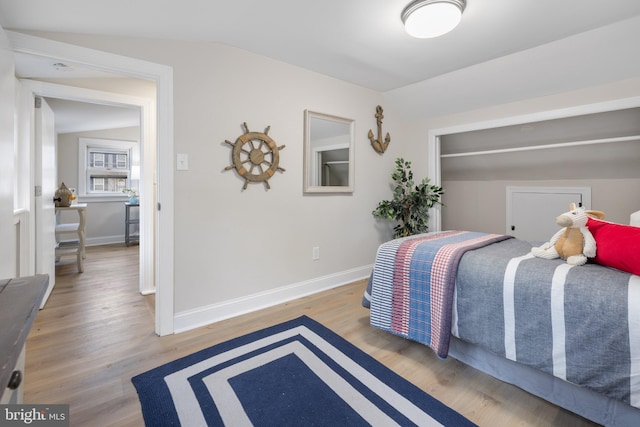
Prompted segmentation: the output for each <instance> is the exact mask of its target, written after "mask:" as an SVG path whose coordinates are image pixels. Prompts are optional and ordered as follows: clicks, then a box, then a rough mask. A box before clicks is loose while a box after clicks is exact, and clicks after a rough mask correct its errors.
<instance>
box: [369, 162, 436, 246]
mask: <svg viewBox="0 0 640 427" xmlns="http://www.w3.org/2000/svg"><path fill="white" fill-rule="evenodd" d="M391 179H393V181H395V183H396V184H395V188H394V190H393V199H392V200H383V201H381V202H380V203H378V206H377V207H376V209H375V210H374V211H373V212H372V214H373V216H375V217H378V218H385V219H388V220H391V221H398V224H397V225H396V226H395V227H394V228H393V230H394V234H393V237H394V238H397V237H405V236H410V235H413V234H420V233H426V232H427V231H428V230H429V210H430V209H431V208H432V207H433V206H435V205H442V202H441V201H440V198H441V197H442V194H444V190H443V189H442V187H439V186H437V185H430V184H429V182H430V181H429V178H424V179H423V180H422V182H421V183H420V184H418V185H415V186H414V182H413V172H412V171H411V162H408V161H405V160H404V159H403V158H401V157H398V158H397V159H396V171H395V172H394V173H392V174H391Z"/></svg>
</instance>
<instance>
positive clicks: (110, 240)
mask: <svg viewBox="0 0 640 427" xmlns="http://www.w3.org/2000/svg"><path fill="white" fill-rule="evenodd" d="M114 243H122V244H124V234H122V235H120V236H101V237H88V238H87V239H86V240H85V242H84V245H85V246H100V245H111V244H114Z"/></svg>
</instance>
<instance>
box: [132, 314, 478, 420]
mask: <svg viewBox="0 0 640 427" xmlns="http://www.w3.org/2000/svg"><path fill="white" fill-rule="evenodd" d="M132 382H133V384H134V385H135V387H136V389H137V391H138V395H139V397H140V402H141V404H142V413H143V416H144V420H145V423H146V425H147V426H169V425H171V426H178V425H182V426H185V427H192V426H207V425H209V426H223V425H226V426H232V427H236V426H249V425H254V426H331V427H335V426H360V425H363V426H364V425H382V426H392V425H401V426H407V425H421V426H422V425H424V426H427V425H429V426H431V425H444V426H472V425H474V424H472V423H471V422H470V421H469V420H467V419H466V418H464V417H463V416H462V415H460V414H459V413H457V412H455V411H454V410H452V409H450V408H448V407H447V406H445V405H444V404H442V403H441V402H439V401H438V400H436V399H434V398H433V397H431V396H429V395H428V394H427V393H425V392H423V391H422V390H420V389H419V388H417V387H416V386H414V385H413V384H411V383H410V382H408V381H406V380H405V379H403V378H402V377H400V376H399V375H397V374H395V373H394V372H392V371H391V370H389V369H388V368H386V367H385V366H384V365H382V364H380V363H379V362H377V361H376V360H375V359H373V358H372V357H370V356H369V355H367V354H365V353H364V352H362V351H361V350H359V349H358V348H357V347H355V346H353V345H352V344H350V343H348V342H347V341H345V340H344V339H342V338H341V337H339V336H338V335H336V334H335V333H334V332H332V331H330V330H329V329H327V328H325V327H324V326H322V325H321V324H319V323H317V322H316V321H314V320H312V319H310V318H308V317H306V316H302V317H300V318H297V319H294V320H291V321H288V322H285V323H282V324H280V325H276V326H272V327H270V328H266V329H262V330H260V331H257V332H253V333H251V334H248V335H245V336H242V337H240V338H235V339H233V340H230V341H227V342H224V343H221V344H218V345H216V346H213V347H210V348H207V349H205V350H202V351H199V352H197V353H194V354H192V355H190V356H187V357H184V358H182V359H179V360H176V361H174V362H171V363H168V364H166V365H163V366H160V367H158V368H155V369H153V370H151V371H148V372H145V373H143V374H140V375H137V376H135V377H133V378H132Z"/></svg>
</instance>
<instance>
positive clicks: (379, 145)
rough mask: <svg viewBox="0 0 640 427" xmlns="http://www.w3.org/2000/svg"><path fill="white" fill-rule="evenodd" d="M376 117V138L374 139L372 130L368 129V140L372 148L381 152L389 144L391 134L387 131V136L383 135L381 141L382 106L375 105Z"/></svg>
mask: <svg viewBox="0 0 640 427" xmlns="http://www.w3.org/2000/svg"><path fill="white" fill-rule="evenodd" d="M376 119H377V121H378V139H374V137H373V131H372V130H369V141H371V146H372V147H373V149H374V150H376V151H377V152H378V153H380V154H382V153H384V152H385V151H386V149H387V147H388V146H389V143H390V142H391V136H390V135H389V132H387V136H385V138H384V141H382V119H384V116H383V115H382V107H381V106H380V105H378V106H377V107H376Z"/></svg>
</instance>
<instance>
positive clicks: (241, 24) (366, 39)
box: [0, 0, 640, 131]
mask: <svg viewBox="0 0 640 427" xmlns="http://www.w3.org/2000/svg"><path fill="white" fill-rule="evenodd" d="M409 2H410V0H317V1H310V0H268V1H267V0H243V1H232V0H224V1H223V0H180V1H179V2H178V1H167V0H163V1H159V0H135V1H131V0H111V1H109V2H95V1H86V0H56V1H51V0H20V1H16V0H0V25H1V26H2V27H3V28H4V29H12V30H18V31H20V30H22V31H53V32H68V33H85V34H97V35H119V36H132V37H151V38H161V39H179V40H197V41H211V42H217V43H223V44H227V45H231V46H235V47H238V48H241V49H244V50H247V51H250V52H254V53H257V54H261V55H265V56H267V57H271V58H274V59H277V60H281V61H283V62H287V63H290V64H293V65H297V66H300V67H302V68H306V69H309V70H312V71H315V72H318V73H321V74H325V75H328V76H332V77H335V78H338V79H341V80H345V81H348V82H352V83H355V84H357V85H361V86H364V87H367V88H371V89H373V90H377V91H380V92H386V91H390V90H393V89H398V88H402V87H407V86H409V85H411V84H414V83H416V82H424V81H427V80H429V79H433V78H434V77H437V76H442V75H444V74H446V73H450V72H453V71H456V70H461V69H464V68H466V67H470V66H473V65H475V64H479V63H483V62H487V61H491V60H493V59H496V58H499V57H502V56H505V55H509V54H512V53H516V52H520V51H523V50H527V49H531V48H533V47H536V46H540V45H543V44H546V43H549V42H552V41H556V40H560V39H564V38H567V37H570V36H572V35H575V34H578V33H582V32H585V31H589V30H592V29H595V28H599V27H603V26H606V25H609V24H612V23H615V22H618V21H622V20H625V19H630V18H633V17H636V16H640V1H638V0H606V1H604V0H490V1H489V0H467V7H466V10H465V12H464V14H463V18H462V22H461V23H460V25H459V26H458V27H457V28H456V29H455V30H454V31H452V32H451V33H449V34H446V35H444V36H442V37H439V38H435V39H423V40H420V39H413V38H411V37H410V36H408V35H407V34H406V33H405V32H404V29H403V27H402V22H401V20H400V13H401V11H402V9H403V8H404V7H405V6H406V5H407V4H408V3H409ZM54 64H55V62H54V61H52V60H50V59H47V58H37V57H32V56H29V55H17V56H16V70H17V73H18V75H20V76H21V77H31V78H59V77H60V73H63V77H64V78H77V77H114V76H106V75H95V74H94V72H93V71H89V70H86V69H83V68H82V67H79V66H75V65H74V64H66V65H67V66H68V67H67V69H66V70H60V69H56V67H55V66H54ZM57 68H59V67H57ZM87 73H89V74H87ZM72 105H73V104H67V106H72ZM58 107H59V108H61V105H59V106H58ZM80 107H81V108H82V106H80ZM103 113H104V111H103ZM72 131H77V130H72Z"/></svg>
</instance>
